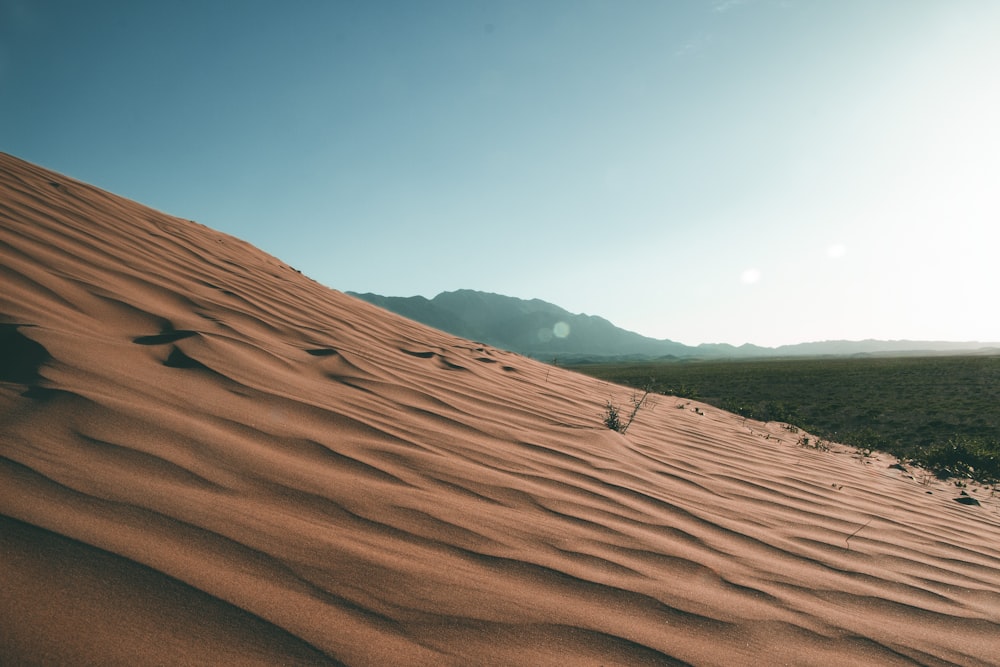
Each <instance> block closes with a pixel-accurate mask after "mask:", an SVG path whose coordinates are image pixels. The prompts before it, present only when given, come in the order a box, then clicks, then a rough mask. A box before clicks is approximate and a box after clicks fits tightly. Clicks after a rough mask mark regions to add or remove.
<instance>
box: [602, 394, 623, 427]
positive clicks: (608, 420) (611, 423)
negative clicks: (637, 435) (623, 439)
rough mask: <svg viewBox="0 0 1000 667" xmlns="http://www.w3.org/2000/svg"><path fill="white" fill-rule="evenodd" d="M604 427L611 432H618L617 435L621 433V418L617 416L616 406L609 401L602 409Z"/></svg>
mask: <svg viewBox="0 0 1000 667" xmlns="http://www.w3.org/2000/svg"><path fill="white" fill-rule="evenodd" d="M604 425H605V426H607V427H608V428H610V429H611V430H612V431H618V432H619V433H621V432H622V431H623V428H622V420H621V416H620V415H619V414H618V406H616V405H615V404H614V403H612V402H611V401H608V405H607V406H606V407H605V408H604Z"/></svg>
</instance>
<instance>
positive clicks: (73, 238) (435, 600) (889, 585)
mask: <svg viewBox="0 0 1000 667" xmlns="http://www.w3.org/2000/svg"><path fill="white" fill-rule="evenodd" d="M275 222H276V223H278V222H279V221H275ZM0 223H2V225H0V258H2V261H0V270H2V277H3V290H2V293H0V340H2V342H3V348H4V349H3V353H2V359H0V434H2V435H0V438H2V439H0V590H3V591H4V593H3V594H2V595H0V663H3V664H39V665H56V664H70V663H71V664H78V665H88V664H92V665H117V664H121V665H126V664H128V665H135V664H191V665H195V664H205V665H208V664H246V665H250V664H261V665H265V664H294V665H299V664H303V665H305V664H328V665H337V664H346V665H386V664H406V665H528V664H533V665H542V664H559V665H569V664H572V665H656V664H663V665H681V664H697V665H733V664H765V663H766V664H795V665H800V664H812V665H844V664H872V665H873V664H879V665H882V664H885V665H912V664H920V665H947V664H961V665H990V664H996V662H997V661H998V660H1000V502H998V499H997V498H995V497H993V496H992V495H991V494H990V493H989V492H988V491H987V490H985V489H975V488H973V489H970V490H969V492H970V495H971V496H973V497H975V498H976V499H977V500H978V501H979V503H980V504H979V505H974V506H966V505H962V504H959V503H957V502H955V500H954V498H955V497H956V496H958V495H959V490H958V489H956V488H955V487H954V486H949V485H948V484H947V483H945V482H939V481H937V480H927V479H921V478H920V476H918V475H910V474H907V473H906V472H905V471H901V470H897V469H890V468H888V464H889V463H891V461H888V460H883V459H878V460H874V461H873V460H865V459H862V458H860V457H857V456H853V455H852V452H851V450H849V449H848V448H846V447H841V446H836V445H834V446H833V447H832V449H831V451H819V450H815V449H810V448H805V447H802V446H799V445H798V444H797V442H796V441H797V436H796V435H795V434H792V433H791V432H790V431H789V430H787V429H786V428H784V426H783V425H781V424H775V423H768V424H763V423H758V422H753V421H749V420H744V419H743V418H741V417H738V416H735V415H732V414H729V413H725V412H722V411H720V410H717V409H715V408H712V407H711V406H707V405H703V404H699V403H696V402H690V401H686V400H682V399H677V398H674V397H668V396H658V397H656V400H655V404H654V405H653V406H651V407H650V408H648V409H646V410H644V411H642V412H640V413H639V416H638V418H637V420H636V422H635V423H634V424H633V425H632V427H631V428H630V429H629V431H628V434H627V436H622V435H620V434H618V433H615V432H612V431H609V430H607V429H606V428H604V426H603V424H602V423H601V416H602V411H603V407H604V405H605V401H607V400H609V399H610V400H614V401H616V402H619V403H625V402H627V400H628V397H629V395H630V391H629V390H627V389H626V388H623V387H618V386H614V385H610V384H607V383H604V382H600V381H597V380H594V379H591V378H587V377H583V376H580V375H577V374H575V373H572V372H569V371H567V370H564V369H560V368H554V367H550V366H547V365H543V364H540V363H537V362H534V361H531V360H529V359H527V358H524V357H521V356H518V355H515V354H513V353H509V352H504V351H502V350H498V349H494V348H492V347H489V346H486V345H482V344H479V343H475V342H472V341H467V340H462V339H458V338H455V337H453V336H449V335H446V334H444V333H441V332H439V331H435V330H432V329H429V328H427V327H424V326H422V325H420V324H417V323H414V322H411V321H408V320H405V319H403V318H401V317H398V316H396V315H393V314H390V313H388V312H387V311H384V310H381V309H379V308H377V307H375V306H372V305H370V304H367V303H365V302H362V301H359V300H357V299H355V298H353V297H350V296H347V295H344V294H342V293H339V292H337V291H335V290H331V289H328V288H326V287H323V286H321V285H319V284H318V283H316V282H314V281H312V280H310V279H309V278H307V277H305V276H303V275H301V274H300V273H298V272H297V271H296V270H294V269H293V268H291V267H289V266H288V265H286V264H284V263H283V262H281V261H279V260H277V259H275V258H273V257H271V256H269V255H267V254H265V253H263V252H261V251H260V250H258V249H256V248H254V247H252V246H250V245H249V244H247V243H245V242H243V241H240V240H238V239H236V238H233V237H231V236H228V235H225V234H222V233H219V232H216V231H213V230H211V229H209V228H207V227H204V226H202V225H200V224H197V223H194V222H191V221H188V220H182V219H178V218H174V217H171V216H168V215H165V214H162V213H159V212H156V211H153V210H151V209H149V208H147V207H144V206H142V205H140V204H138V203H135V202H132V201H129V200H126V199H123V198H119V197H116V196H114V195H112V194H109V193H107V192H104V191H102V190H100V189H98V188H95V187H92V186H89V185H87V184H85V183H81V182H79V181H76V180H74V179H71V178H68V177H66V176H63V175H60V174H57V173H54V172H51V171H48V170H46V169H43V168H41V167H37V166H34V165H31V164H28V163H26V162H23V161H21V160H18V159H17V158H14V157H12V156H9V155H6V154H0ZM428 261H434V258H433V257H428ZM859 400H861V399H860V397H859Z"/></svg>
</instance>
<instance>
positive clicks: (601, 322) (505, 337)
mask: <svg viewBox="0 0 1000 667" xmlns="http://www.w3.org/2000/svg"><path fill="white" fill-rule="evenodd" d="M348 294H351V295H352V296H355V297H357V298H359V299H363V300H365V301H368V302H369V303H373V304H375V305H377V306H380V307H382V308H385V309H386V310H389V311H391V312H394V313H398V314H400V315H403V316H404V317H408V318H410V319H412V320H416V321H417V322H421V323H423V324H427V325H429V326H432V327H434V328H436V329H440V330H442V331H446V332H448V333H451V334H455V335H457V336H461V337H463V338H469V339H472V340H477V341H480V342H483V343H488V344H489V345H493V346H495V347H499V348H503V349H506V350H512V351H514V352H519V353H521V354H524V355H527V356H530V357H535V358H537V359H543V360H548V359H552V358H559V359H562V360H565V361H571V360H581V359H587V358H590V359H604V358H619V359H624V358H643V359H655V358H668V357H676V358H750V357H767V356H776V357H777V356H849V355H887V354H913V353H934V354H938V353H953V354H965V353H972V352H979V351H984V352H985V351H993V352H997V353H1000V343H979V342H968V343H953V342H941V341H905V340H896V341H883V340H863V341H846V340H836V341H822V342H812V343H800V344H797V345H782V346H780V347H774V348H771V347H761V346H758V345H750V344H747V345H740V346H735V345H728V344H725V343H705V344H702V345H698V346H689V345H684V344H683V343H678V342H676V341H672V340H669V339H663V340H659V339H656V338H649V337H647V336H642V335H640V334H637V333H635V332H633V331H626V330H625V329H622V328H620V327H616V326H615V325H614V324H612V323H611V322H609V321H608V320H606V319H604V318H603V317H597V316H594V315H582V314H574V313H571V312H569V311H567V310H565V309H564V308H560V307H559V306H557V305H555V304H552V303H548V302H546V301H542V300H541V299H530V300H525V299H518V298H516V297H511V296H504V295H501V294H492V293H490V292H479V291H476V290H467V289H463V290H456V291H454V292H442V293H441V294H438V295H437V296H435V297H434V298H433V299H427V298H425V297H422V296H411V297H400V296H382V295H380V294H370V293H368V294H359V293H356V292H348Z"/></svg>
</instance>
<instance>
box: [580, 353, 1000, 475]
mask: <svg viewBox="0 0 1000 667" xmlns="http://www.w3.org/2000/svg"><path fill="white" fill-rule="evenodd" d="M573 368H574V369H575V370H578V371H580V372H583V373H586V374H588V375H592V376H594V377H598V378H601V379H605V380H609V381H612V382H618V383H621V384H626V385H630V386H633V387H648V388H649V389H651V390H652V391H654V392H655V393H662V394H673V395H677V396H682V397H685V398H692V399H697V400H700V401H704V402H706V403H710V404H712V405H715V406H717V407H720V408H722V409H724V410H729V411H731V412H735V413H737V414H740V415H743V416H745V417H749V418H751V419H758V420H761V421H780V422H785V423H788V424H794V425H796V426H798V427H801V428H803V429H805V430H807V431H810V432H812V433H814V434H816V435H817V436H820V437H822V438H824V439H827V440H831V441H835V442H842V443H845V444H849V445H853V446H855V447H859V448H861V449H862V450H868V451H874V450H879V451H884V452H888V453H890V454H893V455H894V456H897V457H899V458H901V459H904V460H910V461H913V462H915V463H918V464H921V465H923V466H926V467H928V468H929V469H931V470H933V471H935V472H936V473H938V474H939V475H941V476H942V477H947V476H967V477H972V478H974V479H976V480H978V481H982V482H994V483H995V482H997V481H1000V356H949V357H943V356H940V357H884V358H871V357H864V358H811V359H804V358H800V359H781V360H756V361H682V362H677V361H674V362H667V361H664V362H635V363H600V364H580V365H576V366H573Z"/></svg>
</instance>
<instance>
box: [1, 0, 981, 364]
mask: <svg viewBox="0 0 1000 667" xmlns="http://www.w3.org/2000/svg"><path fill="white" fill-rule="evenodd" d="M998 35H1000V2H994V1H992V0H934V1H931V0H650V1H645V2H644V1H639V0H607V1H603V2H600V1H588V0H568V1H559V0H527V1H525V2H519V1H514V0H510V1H506V0H505V1H496V2H478V1H475V0H454V1H444V0H441V1H428V2H419V1H417V0H401V1H399V2H380V1H377V0H368V1H365V0H358V1H357V2H335V1H332V0H330V1H312V2H310V1H305V0H297V1H278V0H274V1H272V2H256V1H253V0H228V1H223V0H218V1H212V0H194V1H186V0H169V1H149V2H143V1H141V0H124V1H121V2H108V1H102V0H79V1H72V0H63V1H61V2H56V1H53V0H0V150H3V151H5V152H8V153H12V154H14V155H16V156H18V157H21V158H24V159H26V160H29V161H31V162H35V163H38V164H41V165H42V166H45V167H49V168H51V169H55V170H56V171H60V172H63V173H66V174H68V175H70V176H73V177H75V178H79V179H81V180H84V181H88V182H90V183H93V184H95V185H98V186H100V187H102V188H105V189H107V190H111V191H112V192H115V193H117V194H120V195H123V196H126V197H129V198H132V199H135V200H138V201H140V202H142V203H145V204H148V205H150V206H153V207H154V208H157V209H160V210H162V211H164V212H166V213H170V214H173V215H178V216H181V217H185V218H190V219H194V220H197V221H199V222H201V223H203V224H206V225H208V226H210V227H213V228H216V229H219V230H221V231H224V232H227V233H230V234H233V235H236V236H239V237H241V238H243V239H245V240H247V241H249V242H251V243H253V244H254V245H257V246H258V247H260V248H262V249H263V250H265V251H267V252H269V253H271V254H273V255H276V256H277V257H279V258H281V259H282V260H284V261H285V262H288V263H289V264H291V265H292V266H294V267H296V268H298V269H300V270H302V271H303V272H304V273H306V274H307V275H309V276H310V277H312V278H314V279H316V280H318V281H319V282H321V283H323V284H326V285H329V286H330V287H333V288H336V289H339V290H345V291H346V290H354V291H361V292H368V291H370V292H377V293H380V294H385V295H393V296H410V295H414V294H422V295H424V296H428V297H430V296H433V295H435V294H437V293H438V292H440V291H444V290H453V289H459V288H471V289H479V290H485V291H490V292H497V293H500V294H508V295H511V296H518V297H522V298H532V297H538V298H541V299H544V300H546V301H551V302H553V303H556V304H558V305H560V306H563V307H564V308H566V309H568V310H570V311H572V312H584V313H588V314H593V315H601V316H603V317H606V318H608V319H610V320H611V321H612V322H614V323H615V324H617V325H619V326H622V327H624V328H627V329H631V330H633V331H638V332H640V333H642V334H645V335H649V336H654V337H657V338H670V339H673V340H677V341H680V342H684V343H688V344H697V343H703V342H728V343H733V344H741V343H745V342H751V343H756V344H760V345H769V346H770V345H779V344H783V343H795V342H804V341H813V340H827V339H841V338H845V339H855V340H856V339H863V338H880V339H903V338H905V339H923V340H982V341H997V340H1000V308H998V306H997V304H998V287H1000V258H998V252H1000V231H998V229H1000V120H998V119H1000V75H998V72H1000V38H998Z"/></svg>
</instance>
